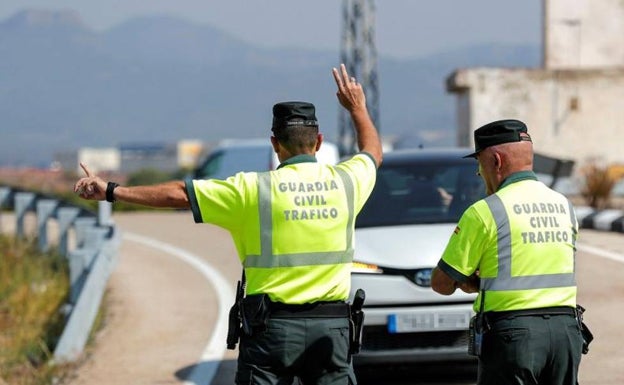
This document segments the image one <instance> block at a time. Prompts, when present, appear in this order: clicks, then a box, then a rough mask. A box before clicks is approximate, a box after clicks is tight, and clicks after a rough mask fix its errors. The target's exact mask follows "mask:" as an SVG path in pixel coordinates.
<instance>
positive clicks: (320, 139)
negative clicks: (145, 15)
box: [314, 133, 323, 152]
mask: <svg viewBox="0 0 624 385" xmlns="http://www.w3.org/2000/svg"><path fill="white" fill-rule="evenodd" d="M321 143H323V134H320V133H319V134H317V135H316V148H315V149H314V152H318V150H319V149H320V148H321Z"/></svg>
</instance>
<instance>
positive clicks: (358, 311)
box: [349, 289, 365, 355]
mask: <svg viewBox="0 0 624 385" xmlns="http://www.w3.org/2000/svg"><path fill="white" fill-rule="evenodd" d="M364 299H365V292H364V290H362V289H358V290H357V292H356V293H355V298H354V300H353V304H352V305H351V311H350V317H349V321H350V322H349V326H350V327H349V353H350V354H352V355H353V354H357V353H359V352H360V349H361V348H362V332H363V330H364V311H363V310H362V306H363V305H364Z"/></svg>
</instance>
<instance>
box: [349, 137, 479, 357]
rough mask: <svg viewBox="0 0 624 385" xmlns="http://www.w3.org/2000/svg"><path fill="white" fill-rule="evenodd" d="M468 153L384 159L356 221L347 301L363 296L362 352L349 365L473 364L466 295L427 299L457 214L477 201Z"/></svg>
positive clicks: (417, 152)
mask: <svg viewBox="0 0 624 385" xmlns="http://www.w3.org/2000/svg"><path fill="white" fill-rule="evenodd" d="M470 152H471V150H470V149H457V148H454V149H429V150H424V149H413V150H400V151H394V152H389V153H386V154H384V161H383V164H382V165H381V167H380V168H379V170H378V173H377V183H376V185H375V189H374V190H373V193H372V194H371V197H370V198H369V200H368V202H367V203H366V205H365V206H364V208H363V209H362V211H361V213H360V214H359V216H358V218H357V220H356V231H355V232H356V233H355V240H356V246H355V257H354V264H353V272H352V275H351V279H352V291H353V293H351V294H352V297H353V294H354V292H355V291H356V290H357V289H358V288H362V289H364V291H365V292H366V299H365V302H364V313H365V318H364V329H363V330H364V331H363V338H362V349H361V351H360V353H359V354H358V355H355V356H354V364H355V365H356V366H357V365H362V364H375V363H383V364H388V363H406V362H433V361H468V360H475V359H474V357H472V356H469V355H468V354H467V344H468V324H469V320H470V318H471V316H472V315H473V314H474V313H473V310H472V302H473V301H474V298H475V295H474V294H465V293H463V292H461V291H460V290H457V292H456V293H455V294H453V295H451V296H443V295H440V294H437V293H435V292H434V291H433V290H432V289H431V286H430V282H431V271H432V269H433V268H434V267H435V266H436V265H437V263H438V261H439V259H440V257H441V255H442V252H443V250H444V248H445V246H446V243H447V241H448V239H449V237H450V236H451V234H452V233H453V230H454V229H455V226H456V224H457V222H458V220H459V218H460V216H461V214H462V212H463V211H464V210H465V209H466V208H467V207H468V206H469V205H470V204H472V203H473V202H475V201H476V200H478V199H481V198H483V197H484V196H485V187H484V184H483V181H482V180H481V178H480V177H479V176H477V174H476V172H477V168H478V165H477V162H476V161H475V160H474V159H471V158H470V159H464V158H462V156H464V155H466V154H469V153H470Z"/></svg>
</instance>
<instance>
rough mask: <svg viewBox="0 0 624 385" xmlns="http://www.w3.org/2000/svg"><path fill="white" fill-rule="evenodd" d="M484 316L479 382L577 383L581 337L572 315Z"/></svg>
mask: <svg viewBox="0 0 624 385" xmlns="http://www.w3.org/2000/svg"><path fill="white" fill-rule="evenodd" d="M489 314H496V313H489ZM486 319H487V322H488V323H489V328H490V330H488V331H486V332H485V333H484V335H483V350H482V353H481V357H480V358H479V361H480V362H479V374H478V382H477V383H478V384H479V385H577V380H578V378H577V374H578V368H579V364H580V361H581V351H582V346H583V338H582V336H581V330H580V326H579V323H578V321H577V319H576V317H575V316H574V315H572V314H557V315H549V314H541V315H521V316H513V315H511V316H495V317H492V316H488V313H486Z"/></svg>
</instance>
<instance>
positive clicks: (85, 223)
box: [74, 217, 97, 248]
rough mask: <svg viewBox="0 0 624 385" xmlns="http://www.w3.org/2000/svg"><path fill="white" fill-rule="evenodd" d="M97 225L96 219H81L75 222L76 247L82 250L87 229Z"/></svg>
mask: <svg viewBox="0 0 624 385" xmlns="http://www.w3.org/2000/svg"><path fill="white" fill-rule="evenodd" d="M96 224H97V219H96V218H95V217H79V218H76V220H75V221H74V230H75V231H76V247H77V248H80V247H82V245H83V244H84V241H85V237H86V235H85V234H86V233H87V229H90V228H91V227H94V226H95V225H96Z"/></svg>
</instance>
